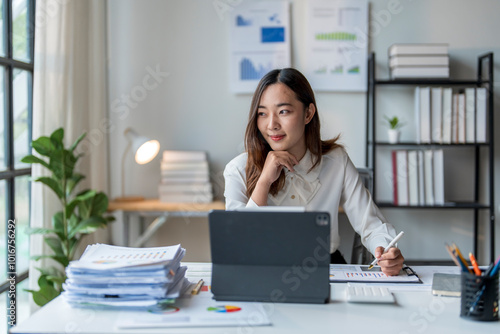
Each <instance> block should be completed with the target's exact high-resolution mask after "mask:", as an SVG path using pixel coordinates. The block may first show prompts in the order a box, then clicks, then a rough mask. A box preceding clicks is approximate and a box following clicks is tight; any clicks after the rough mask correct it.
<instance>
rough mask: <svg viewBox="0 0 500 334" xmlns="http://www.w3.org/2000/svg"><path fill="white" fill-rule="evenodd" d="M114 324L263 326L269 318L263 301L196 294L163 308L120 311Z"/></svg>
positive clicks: (132, 325)
mask: <svg viewBox="0 0 500 334" xmlns="http://www.w3.org/2000/svg"><path fill="white" fill-rule="evenodd" d="M115 325H116V327H117V328H162V327H215V326H241V327H247V326H248V327H250V326H263V325H271V321H270V319H269V317H268V315H267V313H266V311H265V309H264V307H263V304H262V303H254V302H252V303H250V302H234V301H232V302H217V301H215V300H213V299H211V298H205V297H202V296H199V295H195V296H192V297H187V298H181V299H178V300H176V302H175V303H174V304H172V305H171V306H169V307H167V308H166V309H165V310H163V311H159V312H156V313H155V312H149V313H141V314H135V313H129V312H122V313H121V314H120V316H118V318H117V320H116V323H115Z"/></svg>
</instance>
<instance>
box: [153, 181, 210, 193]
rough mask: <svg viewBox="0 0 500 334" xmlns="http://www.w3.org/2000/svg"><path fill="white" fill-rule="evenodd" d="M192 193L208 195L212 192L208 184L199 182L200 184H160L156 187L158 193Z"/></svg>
mask: <svg viewBox="0 0 500 334" xmlns="http://www.w3.org/2000/svg"><path fill="white" fill-rule="evenodd" d="M173 192H174V193H175V192H176V193H192V192H201V193H208V192H210V193H211V192H212V184H211V183H209V182H200V183H187V184H183V183H177V184H173V183H170V184H165V183H160V184H159V185H158V193H173Z"/></svg>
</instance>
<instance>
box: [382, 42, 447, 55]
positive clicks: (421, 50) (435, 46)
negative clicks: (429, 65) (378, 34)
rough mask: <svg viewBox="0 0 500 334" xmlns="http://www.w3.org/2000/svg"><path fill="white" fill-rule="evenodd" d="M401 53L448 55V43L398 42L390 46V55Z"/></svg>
mask: <svg viewBox="0 0 500 334" xmlns="http://www.w3.org/2000/svg"><path fill="white" fill-rule="evenodd" d="M399 55H431V56H436V55H443V56H447V55H448V44H445V43H412V44H410V43H396V44H393V45H391V46H390V47H389V56H390V57H393V56H399Z"/></svg>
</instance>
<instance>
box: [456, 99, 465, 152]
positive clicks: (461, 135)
mask: <svg viewBox="0 0 500 334" xmlns="http://www.w3.org/2000/svg"><path fill="white" fill-rule="evenodd" d="M457 128H458V141H457V142H458V143H460V144H465V93H464V92H461V93H459V94H458V119H457Z"/></svg>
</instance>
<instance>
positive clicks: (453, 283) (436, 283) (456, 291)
mask: <svg viewBox="0 0 500 334" xmlns="http://www.w3.org/2000/svg"><path fill="white" fill-rule="evenodd" d="M460 277H461V276H460V275H457V274H444V273H434V276H433V277H432V294H433V295H435V296H448V297H460V295H461V291H462V288H461V283H460V282H461V281H460V280H461V278H460Z"/></svg>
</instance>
